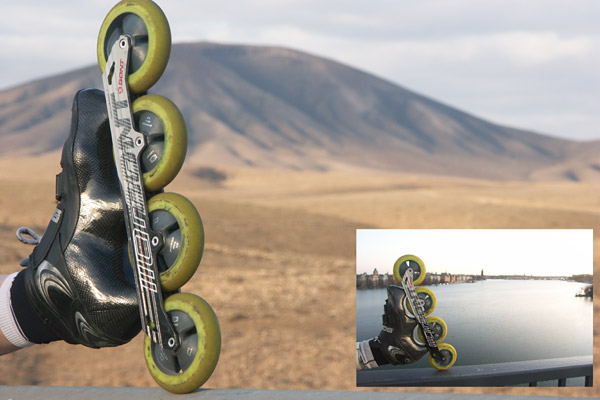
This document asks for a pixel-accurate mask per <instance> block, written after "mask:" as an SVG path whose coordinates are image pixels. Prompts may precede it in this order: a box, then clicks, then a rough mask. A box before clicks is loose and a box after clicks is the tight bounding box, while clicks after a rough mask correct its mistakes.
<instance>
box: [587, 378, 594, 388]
mask: <svg viewBox="0 0 600 400" xmlns="http://www.w3.org/2000/svg"><path fill="white" fill-rule="evenodd" d="M585 386H586V387H592V386H594V376H593V375H588V376H586V377H585Z"/></svg>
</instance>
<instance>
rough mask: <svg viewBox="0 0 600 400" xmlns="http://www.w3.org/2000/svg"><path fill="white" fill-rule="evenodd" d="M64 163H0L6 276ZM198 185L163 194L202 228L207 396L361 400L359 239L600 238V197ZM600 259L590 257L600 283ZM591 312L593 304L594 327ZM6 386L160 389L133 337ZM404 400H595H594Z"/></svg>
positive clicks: (70, 350) (185, 178)
mask: <svg viewBox="0 0 600 400" xmlns="http://www.w3.org/2000/svg"><path fill="white" fill-rule="evenodd" d="M58 159H59V155H58V154H57V153H54V154H51V155H47V156H43V157H38V158H31V159H29V160H23V159H19V160H16V159H15V160H11V159H2V160H0V171H1V172H0V184H1V185H2V188H3V192H4V195H3V196H1V197H0V210H2V211H1V212H0V239H1V240H0V246H1V247H2V249H1V251H0V272H1V273H8V272H12V271H14V270H16V269H18V262H19V260H20V259H21V258H23V257H25V256H27V255H28V254H29V252H30V251H31V248H28V247H27V246H25V245H22V244H20V243H19V242H18V241H17V240H16V238H15V237H14V231H15V230H16V229H17V227H19V226H21V225H29V226H31V227H34V228H36V230H37V231H38V232H42V231H43V230H44V229H45V227H46V224H47V221H48V218H49V216H50V214H51V212H52V210H53V209H54V202H53V193H54V175H55V174H56V173H57V172H58V171H59V169H58ZM194 172H196V170H195V168H194V167H193V166H191V165H190V166H188V169H186V170H184V171H183V172H182V174H180V176H179V177H178V178H177V181H176V182H175V183H173V184H172V185H171V186H170V187H169V188H168V190H171V191H176V192H179V193H182V194H184V195H186V196H187V197H189V198H190V199H192V200H193V201H194V203H195V204H196V206H197V208H198V210H199V211H200V214H201V215H202V217H203V220H204V223H205V230H206V237H207V243H206V251H205V255H204V259H203V261H202V264H201V268H200V269H199V272H198V273H197V274H196V276H195V277H194V278H193V280H192V281H191V282H189V283H188V284H187V285H186V286H185V287H184V291H190V292H195V293H197V294H200V295H201V296H203V297H204V298H206V299H207V300H208V301H209V303H210V304H211V305H212V306H213V308H214V309H215V310H216V312H217V314H218V316H219V319H220V322H221V329H222V335H223V350H222V354H221V359H220V361H219V365H218V367H217V369H216V371H215V373H214V375H213V377H212V378H211V379H210V380H209V382H208V383H207V386H208V387H215V388H219V387H220V388H225V387H227V388H235V387H238V388H272V389H336V390H352V389H354V382H355V371H354V352H355V350H354V346H355V300H354V299H355V278H354V274H355V252H354V246H355V229H356V228H369V227H370V228H594V227H598V226H600V187H599V186H600V185H599V184H588V183H520V182H505V183H497V182H483V181H475V180H465V179H451V178H439V177H417V176H403V175H391V174H387V175H382V174H374V173H372V172H371V173H370V172H368V171H354V172H350V171H348V172H336V173H317V172H289V171H288V172H283V171H264V170H262V171H261V170H243V169H236V170H223V172H225V173H226V175H227V179H225V180H223V181H218V182H215V181H211V180H210V179H205V178H197V177H195V176H194V174H193V173H194ZM598 244H599V243H598V241H597V240H595V241H594V246H595V249H596V250H598ZM598 257H600V252H599V251H595V255H594V271H595V273H596V280H597V279H598V272H599V271H598V266H599V264H598V261H599V259H598ZM597 283H598V282H597V281H596V284H597ZM597 308H598V301H597V300H596V302H595V306H594V309H595V311H596V312H595V314H597ZM595 326H597V324H595ZM598 334H599V332H598V330H596V329H595V331H594V335H595V336H598ZM597 350H598V346H595V349H594V354H595V359H596V360H599V356H600V355H599V354H598V352H597ZM595 380H596V382H598V377H597V376H596V379H595ZM0 384H11V385H24V384H36V385H95V386H99V385H110V386H148V385H150V386H154V385H155V384H154V382H153V381H152V379H151V378H150V376H149V375H148V373H147V372H146V370H145V365H144V360H143V354H142V347H141V337H139V336H138V337H137V338H136V339H134V341H133V342H132V343H130V344H128V345H125V346H122V347H120V348H116V349H103V350H93V349H87V348H84V347H82V346H71V345H66V344H63V343H53V344H50V345H46V346H37V347H34V348H29V349H25V350H22V351H20V352H17V353H14V354H11V355H7V356H5V357H2V362H1V363H0ZM396 390H400V391H401V390H402V389H396ZM404 390H408V391H420V390H423V391H431V392H448V391H451V392H457V393H460V392H464V393H466V392H470V393H504V394H538V395H551V394H565V395H566V394H572V395H579V396H592V395H598V394H600V391H598V390H593V389H589V388H580V389H566V390H564V391H561V390H557V389H552V388H531V389H530V388H507V389H495V388H481V389H478V388H475V389H464V388H450V389H404Z"/></svg>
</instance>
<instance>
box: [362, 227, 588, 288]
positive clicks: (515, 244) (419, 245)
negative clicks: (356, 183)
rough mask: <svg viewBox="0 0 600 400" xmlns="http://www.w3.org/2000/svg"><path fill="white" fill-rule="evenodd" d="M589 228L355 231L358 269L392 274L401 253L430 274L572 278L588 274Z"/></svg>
mask: <svg viewBox="0 0 600 400" xmlns="http://www.w3.org/2000/svg"><path fill="white" fill-rule="evenodd" d="M592 246H593V231H592V230H591V229H542V230H536V229H456V230H455V229H432V230H430V229H414V230H403V229H359V230H357V233H356V270H357V273H359V274H361V273H363V272H367V273H369V274H370V273H372V272H373V268H377V270H378V271H379V272H380V273H386V272H389V273H392V269H393V266H394V262H395V261H396V260H397V259H398V258H399V257H401V256H403V255H405V254H413V255H416V256H417V257H419V258H421V260H423V263H424V264H425V268H426V270H427V271H429V272H437V273H442V272H449V273H453V274H481V269H482V268H483V270H484V273H485V274H489V275H502V274H506V275H514V274H516V275H521V274H527V275H538V276H570V275H574V274H591V273H592V269H593V247H592Z"/></svg>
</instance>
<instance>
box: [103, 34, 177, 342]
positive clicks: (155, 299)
mask: <svg viewBox="0 0 600 400" xmlns="http://www.w3.org/2000/svg"><path fill="white" fill-rule="evenodd" d="M130 49H131V39H130V38H129V37H128V36H127V35H121V36H120V37H119V39H118V40H117V41H116V42H115V43H114V44H113V46H112V48H111V51H110V54H109V56H108V59H107V60H106V66H105V69H104V73H103V74H102V81H103V84H104V95H105V97H106V106H107V108H108V116H109V121H110V131H111V136H112V143H113V154H114V158H115V164H116V167H117V173H118V175H119V181H120V183H121V195H122V198H123V203H124V207H125V222H126V224H125V225H126V226H127V235H128V238H129V251H130V256H133V257H132V258H133V261H134V262H135V265H132V268H133V271H134V275H135V283H136V289H137V294H138V299H139V305H140V318H141V321H142V329H143V330H144V332H146V334H147V335H148V336H149V337H150V338H151V339H152V341H153V342H155V343H158V344H159V345H160V346H161V348H163V349H165V348H166V349H168V350H176V349H177V347H179V337H178V335H177V333H176V331H175V329H174V328H173V325H172V323H171V320H170V319H169V318H168V316H167V313H166V311H165V309H164V306H163V304H164V301H163V296H162V292H161V290H160V280H159V271H158V265H157V263H156V255H157V252H158V250H159V249H160V248H161V247H162V244H163V240H162V238H161V235H159V234H157V233H155V232H153V231H152V230H151V229H150V221H149V216H148V210H147V207H146V193H145V190H144V184H143V180H142V178H143V177H142V175H143V173H142V168H141V164H140V157H141V152H142V150H143V149H144V148H145V147H146V139H145V137H144V135H143V134H142V133H140V132H138V131H136V130H135V129H134V127H133V112H132V108H131V98H130V94H129V86H128V84H127V76H128V67H129V54H130Z"/></svg>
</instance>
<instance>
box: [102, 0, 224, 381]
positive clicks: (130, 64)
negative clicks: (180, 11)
mask: <svg viewBox="0 0 600 400" xmlns="http://www.w3.org/2000/svg"><path fill="white" fill-rule="evenodd" d="M170 49H171V34H170V28H169V24H168V22H167V19H166V17H165V15H164V13H163V12H162V10H161V9H160V8H159V7H158V6H157V5H156V4H155V3H153V2H152V1H150V0H130V1H121V2H119V3H118V4H117V5H115V6H114V7H113V8H112V10H110V12H109V13H108V14H107V16H106V18H105V19H104V22H103V23H102V27H101V29H100V33H99V36H98V46H97V53H98V65H99V67H100V70H101V72H102V80H103V86H104V95H105V98H106V105H107V109H108V117H109V124H110V131H111V137H112V151H113V156H114V160H115V164H116V168H117V173H118V178H119V182H120V190H121V198H122V202H123V208H124V215H125V224H126V228H127V235H128V242H129V257H130V260H131V265H132V267H133V272H134V276H135V283H136V290H137V296H138V301H139V312H140V319H141V326H142V330H143V331H144V332H145V334H146V337H145V342H144V356H145V360H146V364H147V366H148V369H149V371H150V373H151V375H152V377H153V378H154V379H155V381H156V382H157V383H158V384H159V385H160V386H161V387H163V388H164V389H166V390H168V391H170V392H174V393H187V392H191V391H193V390H195V389H197V388H198V387H200V386H201V385H202V384H203V383H204V382H206V380H207V379H208V378H209V377H210V375H211V374H212V372H213V371H214V369H215V367H216V364H217V360H218V357H219V353H220V346H221V336H220V328H219V323H218V320H217V317H216V315H215V313H214V311H213V310H212V308H211V307H210V306H209V305H208V303H206V301H204V300H203V299H202V298H200V297H198V296H196V295H193V294H187V293H179V288H180V287H181V286H182V285H183V284H185V283H186V282H187V281H188V280H189V279H190V278H191V277H192V275H193V274H194V272H195V271H196V269H197V267H198V264H199V263H200V259H201V257H202V252H203V249H204V231H203V226H202V221H201V219H200V216H199V215H198V212H197V211H196V209H195V207H194V206H193V205H192V203H191V202H190V201H189V200H187V199H186V198H185V197H183V196H181V195H178V194H175V193H164V192H163V188H164V187H165V186H166V185H167V184H168V183H169V182H171V180H172V179H173V178H175V176H176V175H177V174H178V172H179V170H180V168H181V166H182V164H183V162H184V158H185V154H186V150H187V132H186V126H185V122H184V120H183V117H182V115H181V113H180V112H179V110H178V109H177V107H176V106H175V105H174V104H173V103H172V102H171V101H170V100H168V99H166V98H164V97H161V96H158V95H151V94H146V92H147V90H148V89H149V88H150V87H152V86H153V85H154V84H155V83H156V82H157V81H158V79H159V78H160V76H161V75H162V73H163V72H164V70H165V68H166V65H167V62H168V59H169V55H170Z"/></svg>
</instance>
